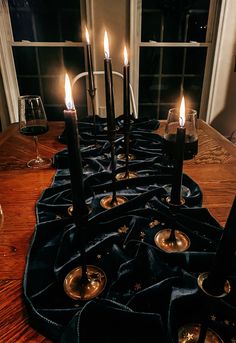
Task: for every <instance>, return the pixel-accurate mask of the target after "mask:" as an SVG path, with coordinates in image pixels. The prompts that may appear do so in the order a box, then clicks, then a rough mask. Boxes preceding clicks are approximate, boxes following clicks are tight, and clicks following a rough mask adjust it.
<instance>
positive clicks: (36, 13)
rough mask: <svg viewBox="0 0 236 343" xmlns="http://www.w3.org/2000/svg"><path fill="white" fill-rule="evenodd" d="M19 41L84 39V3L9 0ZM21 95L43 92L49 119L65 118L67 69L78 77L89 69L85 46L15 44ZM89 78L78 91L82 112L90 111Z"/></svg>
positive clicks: (77, 96)
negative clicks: (82, 30) (82, 21)
mask: <svg viewBox="0 0 236 343" xmlns="http://www.w3.org/2000/svg"><path fill="white" fill-rule="evenodd" d="M8 4H9V11H10V16H11V21H12V30H13V37H14V41H15V42H22V41H31V42H47V43H48V42H66V41H70V42H81V41H82V32H81V13H80V4H79V2H78V1H76V0H67V1H46V0H40V1H36V0H30V1H23V0H22V1H13V0H9V2H8ZM13 55H14V60H15V67H16V73H17V79H18V84H19V90H20V94H21V95H25V94H39V95H41V97H42V99H43V103H44V106H45V109H46V113H47V117H48V119H49V120H58V119H62V118H63V109H64V107H65V104H64V97H65V95H64V75H65V71H67V72H68V73H69V75H70V76H71V78H72V77H74V76H75V75H76V74H78V73H81V72H83V71H84V70H85V62H84V48H83V47H51V46H50V47H48V46H43V47H41V46H40V47H38V46H37V47H35V46H34V47H28V46H27V47H25V46H13ZM85 89H86V87H85V80H84V79H83V80H80V82H78V83H77V85H76V94H75V92H74V98H75V99H74V101H75V104H76V107H77V110H78V113H79V116H84V115H86V114H87V109H86V108H87V107H86V92H85Z"/></svg>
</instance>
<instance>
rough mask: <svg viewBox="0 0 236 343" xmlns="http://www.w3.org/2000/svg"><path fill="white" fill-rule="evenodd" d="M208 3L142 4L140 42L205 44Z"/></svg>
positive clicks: (204, 0) (192, 0)
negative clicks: (192, 41) (190, 42)
mask: <svg viewBox="0 0 236 343" xmlns="http://www.w3.org/2000/svg"><path fill="white" fill-rule="evenodd" d="M209 3H210V0H200V1H196V0H183V1H180V0H172V1H166V0H159V1H155V0H149V1H146V0H145V1H144V0H143V1H142V30H141V37H142V41H144V42H148V41H150V40H156V41H161V42H162V41H163V42H185V41H190V40H194V41H198V42H204V41H205V39H206V29H207V21H208V10H209Z"/></svg>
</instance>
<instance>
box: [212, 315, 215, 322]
mask: <svg viewBox="0 0 236 343" xmlns="http://www.w3.org/2000/svg"><path fill="white" fill-rule="evenodd" d="M211 320H212V321H213V322H214V321H215V320H216V316H215V315H214V314H212V315H211Z"/></svg>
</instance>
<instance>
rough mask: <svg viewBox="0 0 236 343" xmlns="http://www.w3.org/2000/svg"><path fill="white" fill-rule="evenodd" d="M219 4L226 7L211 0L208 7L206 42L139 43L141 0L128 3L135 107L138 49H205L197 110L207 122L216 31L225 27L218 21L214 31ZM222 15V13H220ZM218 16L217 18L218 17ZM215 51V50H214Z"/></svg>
mask: <svg viewBox="0 0 236 343" xmlns="http://www.w3.org/2000/svg"><path fill="white" fill-rule="evenodd" d="M219 3H221V6H222V7H221V9H222V8H224V7H225V6H226V0H222V1H220V0H211V1H210V6H209V19H208V29H207V34H206V42H189V43H188V42H142V41H141V21H142V17H141V16H142V0H131V1H130V13H131V16H130V18H131V20H130V38H131V39H130V43H131V55H132V59H131V68H130V70H131V76H130V79H131V83H132V85H133V89H134V97H135V101H136V107H137V108H138V107H139V106H138V104H139V60H140V49H141V48H145V47H148V48H150V47H152V48H166V47H172V48H175V47H183V48H185V47H186V48H192V49H195V48H199V47H200V48H201V47H206V48H207V54H206V62H205V70H204V77H203V87H202V96H201V104H200V110H199V114H198V115H199V118H201V119H203V120H207V121H208V122H209V117H210V116H209V111H208V108H209V107H210V100H208V99H209V94H210V93H212V92H213V90H212V83H211V79H212V78H213V77H215V75H212V71H214V69H212V68H213V63H214V61H213V58H214V55H213V54H214V51H215V54H216V56H217V54H218V51H217V45H216V36H217V35H216V31H218V32H219V31H220V30H222V25H226V23H224V21H222V20H221V21H220V20H219V25H218V29H217V30H214V25H215V18H216V13H217V11H219V10H221V9H219V8H218V6H219ZM220 15H222V12H220ZM220 15H219V16H220ZM215 49H216V50H215ZM214 59H215V58H214Z"/></svg>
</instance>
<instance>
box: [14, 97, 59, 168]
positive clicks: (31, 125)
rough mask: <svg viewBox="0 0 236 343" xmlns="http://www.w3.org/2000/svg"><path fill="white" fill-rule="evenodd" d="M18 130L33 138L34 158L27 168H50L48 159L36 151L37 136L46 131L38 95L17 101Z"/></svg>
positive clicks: (46, 126) (43, 111) (45, 120)
mask: <svg viewBox="0 0 236 343" xmlns="http://www.w3.org/2000/svg"><path fill="white" fill-rule="evenodd" d="M18 105H19V130H20V133H21V134H22V135H26V136H33V137H34V142H35V150H36V158H34V159H32V160H30V161H28V162H27V166H28V167H29V168H34V169H41V168H47V167H50V166H51V164H52V161H51V159H50V158H47V157H41V156H40V155H39V149H38V135H41V134H44V133H46V132H47V131H48V123H47V117H46V113H45V110H44V106H43V103H42V100H41V97H40V96H39V95H24V96H20V97H19V99H18Z"/></svg>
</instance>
